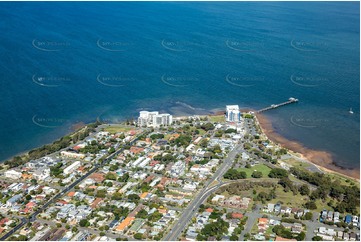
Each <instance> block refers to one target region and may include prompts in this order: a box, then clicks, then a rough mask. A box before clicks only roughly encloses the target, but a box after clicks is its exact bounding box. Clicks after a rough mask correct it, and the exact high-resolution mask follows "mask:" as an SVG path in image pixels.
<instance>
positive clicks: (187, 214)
mask: <svg viewBox="0 0 361 242" xmlns="http://www.w3.org/2000/svg"><path fill="white" fill-rule="evenodd" d="M242 150H243V149H242V145H241V144H237V145H236V147H235V148H234V149H233V150H232V151H230V152H229V154H228V156H227V157H226V158H225V159H224V161H223V163H222V164H221V166H220V167H219V168H218V169H217V171H216V172H215V173H214V175H213V176H212V178H211V179H210V180H209V181H208V182H207V183H206V184H205V186H204V188H203V189H202V190H201V191H200V192H199V193H197V195H196V196H195V197H194V198H193V199H192V201H191V202H190V204H189V205H188V207H187V208H186V209H185V210H184V211H183V213H182V215H181V217H180V218H179V219H178V220H177V221H175V223H174V225H173V227H172V229H171V230H170V231H169V233H168V234H167V235H166V236H164V237H163V240H164V241H175V240H177V238H178V237H179V236H180V235H181V233H182V231H183V230H184V229H185V228H186V226H187V224H188V223H189V221H190V220H191V218H192V216H193V215H194V214H195V213H196V211H198V208H199V206H200V205H201V204H202V203H203V202H204V200H205V199H206V198H207V197H209V196H210V195H211V194H212V193H213V192H214V191H216V190H217V189H218V188H219V187H221V186H223V185H225V183H223V182H221V178H222V177H223V175H224V173H225V172H226V171H227V170H228V169H229V168H230V167H231V166H232V163H233V161H234V159H235V156H236V155H237V154H238V153H240V152H242ZM217 180H218V181H219V182H220V183H218V184H217V185H216V186H213V187H210V185H211V184H212V183H213V182H214V181H217Z"/></svg>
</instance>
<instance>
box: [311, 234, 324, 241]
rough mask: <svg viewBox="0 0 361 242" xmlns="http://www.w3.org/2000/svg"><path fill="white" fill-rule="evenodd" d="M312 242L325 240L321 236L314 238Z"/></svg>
mask: <svg viewBox="0 0 361 242" xmlns="http://www.w3.org/2000/svg"><path fill="white" fill-rule="evenodd" d="M312 240H313V241H322V240H323V239H322V237H321V236H318V235H317V236H314V237H313V238H312Z"/></svg>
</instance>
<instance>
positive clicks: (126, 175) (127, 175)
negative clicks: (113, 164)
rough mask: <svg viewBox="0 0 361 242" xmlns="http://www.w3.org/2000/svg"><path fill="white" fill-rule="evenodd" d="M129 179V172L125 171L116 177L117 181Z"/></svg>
mask: <svg viewBox="0 0 361 242" xmlns="http://www.w3.org/2000/svg"><path fill="white" fill-rule="evenodd" d="M128 179H129V174H128V173H125V174H124V175H123V176H121V177H119V178H118V182H127V181H128Z"/></svg>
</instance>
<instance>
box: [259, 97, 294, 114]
mask: <svg viewBox="0 0 361 242" xmlns="http://www.w3.org/2000/svg"><path fill="white" fill-rule="evenodd" d="M296 102H298V99H297V98H293V97H290V98H289V99H288V101H287V102H283V103H280V104H272V105H271V106H269V107H266V108H262V109H260V110H258V111H257V113H262V112H265V111H268V110H271V109H275V108H279V107H282V106H285V105H287V104H291V103H296Z"/></svg>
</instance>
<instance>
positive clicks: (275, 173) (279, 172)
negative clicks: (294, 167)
mask: <svg viewBox="0 0 361 242" xmlns="http://www.w3.org/2000/svg"><path fill="white" fill-rule="evenodd" d="M268 176H269V177H271V178H282V177H287V176H288V172H287V171H286V170H285V169H281V168H273V169H272V170H271V171H270V173H269V174H268Z"/></svg>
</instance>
